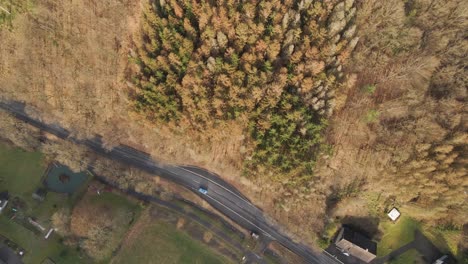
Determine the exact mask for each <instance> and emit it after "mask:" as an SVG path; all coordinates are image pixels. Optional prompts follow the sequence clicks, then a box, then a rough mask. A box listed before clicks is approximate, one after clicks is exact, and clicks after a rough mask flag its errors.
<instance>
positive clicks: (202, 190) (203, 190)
mask: <svg viewBox="0 0 468 264" xmlns="http://www.w3.org/2000/svg"><path fill="white" fill-rule="evenodd" d="M198 192H199V193H201V194H204V195H206V194H207V193H208V190H207V189H206V188H205V187H200V188H198Z"/></svg>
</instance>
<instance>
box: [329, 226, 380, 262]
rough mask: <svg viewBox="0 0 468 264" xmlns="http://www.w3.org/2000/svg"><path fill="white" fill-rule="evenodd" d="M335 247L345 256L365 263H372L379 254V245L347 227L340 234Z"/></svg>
mask: <svg viewBox="0 0 468 264" xmlns="http://www.w3.org/2000/svg"><path fill="white" fill-rule="evenodd" d="M335 245H336V247H337V248H338V249H339V250H340V251H341V252H342V253H343V254H344V255H345V256H353V257H355V258H358V259H360V260H361V261H363V262H365V263H369V262H371V261H372V260H373V259H374V258H375V257H376V254H377V243H375V242H374V241H372V240H370V239H369V238H367V237H365V236H364V235H362V234H360V233H358V232H356V231H354V230H352V229H351V228H349V227H346V226H343V227H342V228H341V230H340V232H339V233H338V236H337V237H336V240H335Z"/></svg>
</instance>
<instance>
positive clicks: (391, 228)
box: [377, 216, 420, 256]
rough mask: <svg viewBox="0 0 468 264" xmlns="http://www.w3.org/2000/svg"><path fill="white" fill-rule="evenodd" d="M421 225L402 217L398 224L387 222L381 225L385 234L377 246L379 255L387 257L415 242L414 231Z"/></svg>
mask: <svg viewBox="0 0 468 264" xmlns="http://www.w3.org/2000/svg"><path fill="white" fill-rule="evenodd" d="M419 227H420V224H419V223H418V222H416V221H414V220H413V219H411V218H409V217H404V216H403V217H401V218H400V219H399V220H398V221H397V222H396V223H392V222H390V221H386V222H383V223H381V229H382V231H383V233H384V235H383V236H382V239H381V240H380V242H379V244H378V245H377V249H378V250H377V255H378V256H385V255H387V254H388V253H390V252H391V251H393V250H395V249H397V248H399V247H401V246H404V245H405V244H407V243H409V242H411V241H413V239H414V231H415V230H416V229H418V228H419Z"/></svg>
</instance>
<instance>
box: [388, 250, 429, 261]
mask: <svg viewBox="0 0 468 264" xmlns="http://www.w3.org/2000/svg"><path fill="white" fill-rule="evenodd" d="M416 263H418V264H423V263H424V261H423V260H422V259H421V255H420V254H419V252H418V251H417V250H416V249H411V250H408V251H406V252H405V253H403V254H401V255H400V256H398V257H397V258H395V259H393V260H390V262H389V264H416Z"/></svg>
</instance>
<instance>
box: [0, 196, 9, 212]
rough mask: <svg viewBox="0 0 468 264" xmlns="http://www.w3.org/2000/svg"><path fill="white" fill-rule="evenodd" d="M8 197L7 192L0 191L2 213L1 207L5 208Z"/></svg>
mask: <svg viewBox="0 0 468 264" xmlns="http://www.w3.org/2000/svg"><path fill="white" fill-rule="evenodd" d="M9 198H10V196H9V195H8V192H2V193H0V214H1V213H2V211H3V209H5V208H6V206H7V204H8V200H9Z"/></svg>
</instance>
